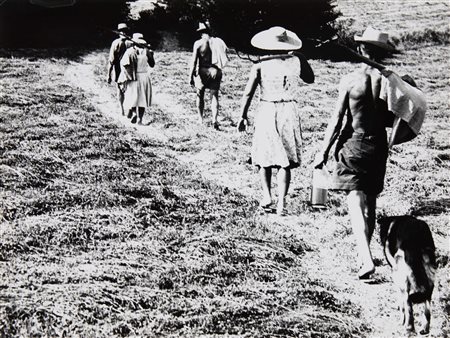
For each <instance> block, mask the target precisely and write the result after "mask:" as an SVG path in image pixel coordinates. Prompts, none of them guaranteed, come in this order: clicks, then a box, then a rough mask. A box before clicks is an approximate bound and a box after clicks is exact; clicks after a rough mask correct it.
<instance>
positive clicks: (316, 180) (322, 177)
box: [311, 168, 329, 208]
mask: <svg viewBox="0 0 450 338" xmlns="http://www.w3.org/2000/svg"><path fill="white" fill-rule="evenodd" d="M328 178H329V177H328V173H327V172H326V169H325V168H322V169H315V170H314V171H313V179H312V185H311V206H312V207H313V208H326V204H327V200H328V189H326V188H325V186H326V185H327V182H328Z"/></svg>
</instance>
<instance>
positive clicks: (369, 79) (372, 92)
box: [343, 66, 387, 135]
mask: <svg viewBox="0 0 450 338" xmlns="http://www.w3.org/2000/svg"><path fill="white" fill-rule="evenodd" d="M343 81H345V85H346V88H347V93H348V110H347V125H346V126H345V129H348V128H349V127H350V126H351V129H353V130H354V131H355V132H358V133H366V134H369V135H376V134H378V133H380V132H381V131H383V130H384V128H385V126H386V119H387V109H386V105H385V104H383V103H384V102H383V101H382V100H380V99H379V96H380V89H381V74H380V72H379V71H378V70H377V69H375V68H372V67H369V66H364V67H363V68H361V69H359V70H357V71H355V72H353V73H351V74H349V75H347V76H346V77H345V78H344V80H343Z"/></svg>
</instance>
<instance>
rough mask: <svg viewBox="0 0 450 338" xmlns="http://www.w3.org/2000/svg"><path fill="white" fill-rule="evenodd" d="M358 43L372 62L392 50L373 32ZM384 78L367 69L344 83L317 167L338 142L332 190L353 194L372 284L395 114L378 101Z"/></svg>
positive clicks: (363, 274)
mask: <svg viewBox="0 0 450 338" xmlns="http://www.w3.org/2000/svg"><path fill="white" fill-rule="evenodd" d="M355 40H357V41H358V42H359V47H358V51H359V53H360V54H361V55H362V56H364V57H366V58H369V59H371V60H374V59H375V55H380V54H381V53H382V52H383V51H385V52H386V51H388V50H389V49H391V47H390V45H389V44H388V43H387V34H385V33H380V32H378V31H375V30H373V29H371V28H368V30H366V32H364V34H363V36H362V37H357V36H355ZM381 77H382V74H381V73H380V71H379V70H378V69H376V68H374V67H372V66H368V65H366V64H364V65H363V66H362V67H361V68H360V69H358V70H356V71H354V72H353V73H350V74H348V75H347V76H345V77H343V78H342V80H341V82H340V84H339V97H338V101H337V104H336V109H335V113H334V114H333V116H332V118H331V120H330V122H329V125H328V128H327V130H326V132H325V138H324V141H323V147H322V150H321V151H320V152H319V153H318V154H317V157H316V162H315V164H314V165H315V168H321V167H322V166H323V165H324V164H326V162H327V160H328V154H329V152H330V149H331V147H332V145H333V143H334V142H335V141H337V143H336V150H335V158H336V162H337V163H336V170H335V172H334V175H333V183H332V186H331V189H336V190H345V191H347V192H348V194H347V204H348V211H349V215H350V222H351V224H352V229H353V234H354V236H355V239H356V247H357V251H358V256H359V259H360V264H361V268H360V270H359V273H358V276H359V278H360V279H368V278H370V276H371V275H372V274H373V273H374V272H375V265H374V263H373V259H372V254H371V251H370V239H371V237H372V234H373V231H374V228H375V208H376V198H377V195H378V194H379V193H380V192H381V191H382V190H383V183H384V176H385V172H386V160H387V156H388V144H387V136H386V130H385V127H386V126H387V125H388V124H389V123H390V122H391V121H390V119H391V117H390V116H391V115H390V113H389V112H388V110H387V106H386V104H385V102H384V101H382V100H381V99H379V96H380V89H381ZM344 117H345V118H346V119H345V124H343V120H344Z"/></svg>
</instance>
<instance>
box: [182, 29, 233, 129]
mask: <svg viewBox="0 0 450 338" xmlns="http://www.w3.org/2000/svg"><path fill="white" fill-rule="evenodd" d="M197 32H199V33H200V34H201V38H200V39H199V40H197V41H195V43H194V48H193V52H192V60H191V67H190V72H189V83H190V85H191V86H195V88H196V93H197V99H196V105H197V112H198V115H199V117H200V121H201V122H202V123H203V111H204V108H205V99H204V97H205V89H206V88H208V89H209V90H210V92H211V110H212V118H213V127H214V129H219V124H218V121H217V114H218V111H219V88H220V81H221V80H222V69H221V68H220V67H219V66H217V65H216V64H213V62H212V51H211V47H210V43H211V36H210V33H209V29H208V27H207V26H206V25H205V24H203V23H200V24H199V28H198V29H197ZM214 39H216V40H218V41H220V42H221V43H222V44H223V46H225V48H226V45H225V43H224V42H223V41H222V40H220V39H218V38H214ZM197 66H198V70H197Z"/></svg>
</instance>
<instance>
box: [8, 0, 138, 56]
mask: <svg viewBox="0 0 450 338" xmlns="http://www.w3.org/2000/svg"><path fill="white" fill-rule="evenodd" d="M128 12H129V8H128V4H127V1H126V0H77V1H76V3H75V4H74V5H72V6H67V7H58V8H47V7H42V6H38V5H33V4H31V3H30V2H29V1H28V0H6V1H2V0H0V46H1V47H37V48H39V47H65V46H74V45H78V46H79V45H84V46H92V45H107V44H110V43H111V39H113V38H114V37H115V34H114V33H113V32H111V30H112V29H115V28H116V27H117V23H118V22H123V21H126V19H127V17H128Z"/></svg>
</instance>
